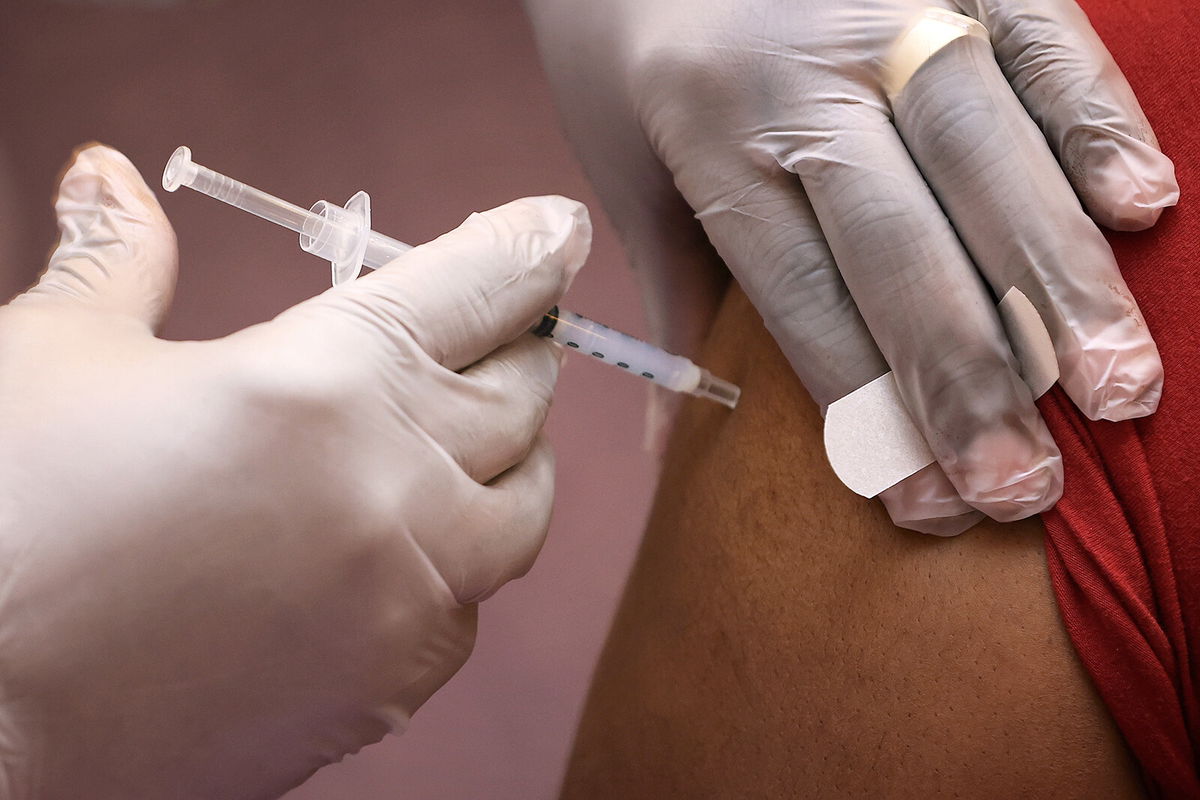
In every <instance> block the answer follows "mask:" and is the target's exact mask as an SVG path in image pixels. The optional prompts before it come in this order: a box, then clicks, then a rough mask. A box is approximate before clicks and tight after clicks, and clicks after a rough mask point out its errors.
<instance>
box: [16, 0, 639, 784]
mask: <svg viewBox="0 0 1200 800" xmlns="http://www.w3.org/2000/svg"><path fill="white" fill-rule="evenodd" d="M109 5H112V4H111V3H110V4H109ZM130 5H131V4H130ZM143 5H144V4H143ZM159 5H162V6H164V7H165V9H166V10H159V11H154V10H131V9H127V10H109V9H108V8H105V7H101V6H100V5H99V4H98V3H97V4H86V3H82V2H77V3H72V4H60V5H52V4H48V3H44V2H41V3H19V2H15V1H13V0H9V1H8V2H4V3H3V4H2V7H0V113H2V114H3V116H4V124H3V126H0V258H2V260H0V294H3V295H4V296H5V297H7V296H8V295H10V294H11V293H12V292H14V291H17V290H18V289H20V288H21V287H23V286H24V285H27V283H28V282H29V281H30V280H31V279H32V278H33V276H34V275H35V274H36V272H37V270H38V269H39V268H40V265H41V262H42V260H43V258H44V256H45V253H46V251H47V249H48V247H49V246H50V244H51V243H52V241H53V239H54V236H55V234H54V227H53V217H52V215H51V208H50V202H49V201H50V198H51V195H52V192H53V183H54V179H55V176H56V174H57V173H58V171H59V169H60V167H61V165H62V163H63V161H64V159H66V158H67V156H68V154H69V152H70V150H71V148H72V147H74V146H75V145H77V144H79V143H81V142H84V141H88V140H91V139H98V140H100V141H103V142H105V143H107V144H111V145H113V146H115V147H118V148H119V149H121V150H123V151H124V152H126V153H127V154H128V155H129V156H130V157H131V158H132V159H133V161H134V163H136V164H137V165H138V166H139V167H140V168H141V169H142V171H143V173H144V174H145V175H146V176H147V177H148V178H150V180H151V183H152V184H154V185H157V179H158V177H157V176H158V175H159V174H160V173H161V169H162V165H163V163H164V161H165V159H166V157H167V156H168V155H169V154H170V152H171V150H172V149H173V148H174V147H175V146H176V145H178V144H188V145H190V146H191V147H192V149H193V151H194V153H195V155H196V158H197V160H199V161H201V162H202V163H207V164H210V165H212V166H213V167H215V168H217V169H220V170H223V171H225V172H228V173H229V174H231V175H233V176H235V177H242V178H245V179H246V180H247V181H249V182H251V183H255V184H257V185H260V186H262V187H263V188H265V189H267V190H269V191H273V192H275V193H277V194H279V195H281V196H282V197H285V198H287V199H290V200H293V201H295V202H298V203H301V204H308V203H311V202H313V201H315V200H317V199H320V198H322V197H328V198H330V199H332V200H337V201H342V200H344V199H345V198H347V197H348V196H349V195H350V194H352V193H353V192H354V191H356V190H358V189H366V190H367V191H369V192H370V193H371V195H372V198H373V201H374V203H373V204H374V208H375V220H376V227H377V228H378V229H380V230H383V231H386V232H388V233H390V234H393V235H395V236H397V237H398V238H401V239H405V240H408V241H414V242H415V241H424V240H426V239H429V238H431V237H433V236H435V235H436V234H438V233H440V232H442V231H444V230H446V229H448V228H450V227H453V226H454V225H456V224H457V223H458V222H459V221H460V220H461V219H462V218H463V217H465V216H466V215H467V214H468V213H469V212H471V211H473V210H478V209H483V208H488V207H491V206H494V205H498V204H500V203H502V202H504V201H506V200H508V199H511V198H513V197H517V196H521V195H530V194H543V193H559V194H566V195H570V196H573V197H576V198H579V199H581V200H584V201H585V202H587V203H588V204H589V205H590V206H591V207H592V209H593V211H594V212H595V213H597V214H598V213H599V212H598V208H597V205H596V202H595V198H594V197H593V196H592V194H591V192H590V191H589V189H588V187H587V184H586V182H585V180H584V178H583V176H582V174H581V173H580V170H579V168H578V167H577V166H576V165H575V163H574V161H573V159H572V157H571V155H570V153H569V151H568V149H567V145H566V143H565V142H564V140H563V138H562V136H561V134H560V133H559V129H558V124H557V120H556V118H555V115H554V110H553V108H552V106H551V102H550V97H549V92H548V88H547V86H546V83H545V80H544V79H543V77H542V76H541V74H540V71H539V67H538V64H537V60H536V56H535V54H534V50H533V44H532V41H531V39H530V35H529V32H528V30H527V29H526V25H525V23H524V20H523V18H522V16H521V13H520V10H519V8H518V4H517V2H515V0H446V2H417V0H404V1H403V2H395V1H394V0H391V1H389V0H361V1H360V0H352V1H343V2H337V3H331V2H322V1H321V0H261V1H255V2H251V1H250V0H245V1H244V2H233V1H232V0H230V1H229V2H199V1H197V2H184V3H181V4H178V7H176V8H169V7H166V4H161V3H160V4H159ZM14 198H19V199H20V204H21V206H23V207H20V208H18V207H17V204H16V203H15V201H14ZM163 204H164V206H165V208H166V210H167V214H168V215H169V216H170V217H171V219H172V220H173V221H174V223H175V226H176V230H177V231H178V234H179V242H180V248H181V253H182V257H181V276H180V282H179V292H178V296H177V299H176V302H175V310H174V314H173V316H172V318H171V320H170V322H169V324H168V326H167V328H166V331H165V334H164V335H165V336H167V337H168V338H208V337H214V336H220V335H222V334H225V333H228V332H229V331H232V330H235V329H237V328H240V327H243V326H245V325H247V324H250V323H253V322H257V321H260V320H263V319H267V318H269V317H271V316H273V315H274V314H275V313H277V312H278V311H280V310H281V309H283V308H285V307H287V306H288V305H291V304H292V303H295V302H296V301H298V300H300V299H302V298H304V297H308V296H310V295H312V294H314V293H316V292H319V291H321V290H322V289H324V288H325V286H326V284H327V281H328V269H327V268H326V267H324V266H323V265H322V263H321V262H319V261H316V260H315V259H313V258H311V257H309V256H307V255H304V254H303V253H301V252H300V251H299V250H298V249H297V247H296V241H295V238H294V237H293V236H291V235H290V234H287V233H284V232H282V231H280V230H278V229H273V228H271V227H269V226H267V225H266V224H265V223H261V222H258V221H256V220H254V219H252V218H250V217H247V216H243V215H239V214H237V213H236V212H233V211H231V210H227V209H225V208H224V207H221V206H219V205H218V204H216V203H214V202H213V201H210V200H206V199H204V198H201V197H199V196H196V195H192V194H186V193H180V194H178V195H168V196H166V197H165V198H164V199H163ZM10 208H11V211H10V212H8V213H9V214H10V216H3V215H2V214H3V213H4V212H5V210H6V209H10ZM597 222H598V225H597V235H596V247H595V250H594V255H593V258H592V260H591V262H590V264H589V266H588V267H587V268H586V269H585V270H584V271H583V273H582V274H581V276H580V278H579V279H578V280H577V281H576V284H575V287H574V288H573V289H572V291H571V294H570V301H571V302H570V305H571V307H572V308H574V309H576V310H578V311H581V312H582V313H585V314H589V315H591V316H594V317H595V318H597V319H600V320H602V321H605V322H608V323H610V324H612V325H615V326H617V327H621V328H623V329H625V330H628V331H630V332H633V333H640V332H644V325H643V323H642V320H641V316H640V311H639V308H638V301H637V295H636V291H635V288H634V286H633V282H632V279H631V278H630V276H629V275H628V273H627V271H626V267H625V265H624V262H623V257H622V254H621V252H620V250H619V248H618V245H617V242H616V240H615V237H614V234H613V232H612V231H611V229H610V228H609V227H608V226H607V224H606V223H605V222H604V221H603V219H598V220H597ZM560 387H561V389H560V392H559V394H558V400H557V402H556V405H555V409H554V413H553V415H552V417H551V422H550V428H551V432H552V438H553V440H554V441H555V443H556V445H557V449H558V456H559V472H558V476H559V494H558V506H557V509H556V512H555V519H554V523H553V527H552V529H551V533H550V538H549V541H548V543H547V545H546V548H545V550H544V551H543V553H542V556H541V559H540V560H539V561H538V563H537V566H536V567H535V568H534V570H533V572H532V573H531V574H530V575H529V576H527V577H526V578H525V579H523V580H521V581H519V582H517V583H515V584H513V585H511V586H509V587H507V588H506V589H504V590H503V591H501V592H500V594H499V595H498V596H497V597H496V598H494V599H492V600H491V601H489V602H488V603H487V604H486V605H484V606H483V608H482V610H481V615H480V616H481V625H480V635H479V643H478V645H477V647H476V650H475V655H474V656H473V657H472V659H471V661H470V662H469V663H468V664H467V666H466V667H465V668H464V669H463V670H462V672H461V673H460V674H459V675H458V676H457V677H456V678H455V679H454V680H453V681H452V682H451V683H450V684H449V685H448V686H447V687H446V689H444V690H443V691H442V692H441V693H439V694H438V695H437V696H436V697H435V698H434V699H433V700H432V701H431V702H430V703H429V704H428V705H427V706H426V707H425V708H424V709H423V710H422V711H421V712H420V713H419V714H418V715H417V717H416V719H415V720H414V721H413V724H412V727H411V729H410V730H409V732H408V733H407V734H406V735H405V736H404V737H403V738H399V739H397V738H389V739H388V740H386V741H384V742H383V743H381V744H379V745H376V746H374V747H371V748H369V749H367V750H366V751H364V752H363V753H361V754H359V755H358V756H355V757H353V758H350V759H348V760H347V761H346V762H345V763H343V764H341V765H338V766H335V767H332V768H328V769H326V770H324V771H323V772H321V773H319V774H318V775H317V776H316V777H314V778H313V779H312V780H310V781H309V782H308V783H307V784H306V785H305V786H304V787H302V788H300V789H298V790H297V791H295V792H293V793H292V794H291V795H289V798H291V800H317V798H322V799H324V800H329V799H332V798H356V800H376V799H377V798H378V799H382V798H399V797H403V798H418V799H420V798H477V797H488V798H544V797H551V796H553V795H554V794H555V791H556V787H557V784H558V781H559V779H560V776H561V772H562V769H563V763H564V759H565V757H566V754H567V752H568V749H569V747H570V740H571V736H572V732H573V729H574V725H575V722H576V719H577V717H578V714H579V712H580V708H581V703H582V701H583V696H584V692H585V691H586V684H587V680H588V676H589V673H590V671H591V669H592V666H593V664H594V661H595V658H596V656H597V655H598V652H599V649H600V647H601V645H602V643H603V637H604V633H605V630H606V628H607V625H608V621H609V619H610V617H611V614H612V611H613V608H614V606H615V603H616V599H617V596H618V593H619V591H620V585H621V583H622V581H623V579H624V576H625V574H626V572H627V570H628V568H629V566H630V563H631V561H632V558H633V554H634V549H635V548H636V545H637V540H638V538H639V536H640V532H641V527H642V523H643V520H644V518H645V514H646V510H647V506H648V503H649V498H650V495H651V492H652V483H653V480H654V470H653V466H652V463H651V459H650V458H648V457H647V456H646V455H645V454H643V453H642V452H641V449H640V440H641V419H642V405H643V399H644V397H645V390H644V387H643V385H642V384H641V383H640V382H638V381H635V380H634V379H632V378H629V377H628V376H623V375H620V374H615V373H613V372H611V371H609V370H608V369H606V368H604V367H601V366H599V365H597V364H592V363H585V362H582V361H580V360H578V359H575V360H573V361H571V362H570V363H569V364H568V366H567V368H566V369H565V370H564V373H563V377H562V380H561V383H560Z"/></svg>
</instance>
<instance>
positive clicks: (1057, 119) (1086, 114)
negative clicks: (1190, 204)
mask: <svg viewBox="0 0 1200 800" xmlns="http://www.w3.org/2000/svg"><path fill="white" fill-rule="evenodd" d="M959 3H960V5H961V6H962V7H963V9H964V10H965V11H966V12H967V13H969V14H971V15H972V16H974V17H976V18H977V19H979V20H980V21H981V22H982V23H983V24H984V25H985V26H986V27H987V29H988V30H989V31H990V33H991V39H992V46H993V48H994V49H995V53H996V59H997V60H998V61H999V63H1000V66H1001V68H1002V69H1003V70H1004V74H1005V75H1006V76H1007V78H1008V81H1009V82H1010V83H1011V84H1012V87H1013V89H1014V90H1015V91H1016V93H1017V95H1018V96H1019V97H1020V98H1021V102H1022V103H1023V104H1024V106H1025V108H1026V109H1028V112H1029V113H1030V114H1031V115H1032V116H1033V118H1034V119H1035V120H1036V121H1037V122H1038V124H1039V125H1040V126H1041V128H1042V131H1043V132H1044V133H1045V135H1046V139H1047V140H1048V141H1049V142H1050V145H1051V147H1052V148H1053V149H1054V152H1055V153H1056V154H1057V155H1058V159H1059V161H1060V162H1061V163H1062V168H1063V170H1064V171H1065V172H1066V173H1067V176H1068V177H1069V178H1070V180H1071V183H1072V184H1073V185H1074V187H1075V190H1076V191H1077V192H1078V193H1079V196H1080V197H1081V198H1083V202H1084V203H1085V204H1086V206H1087V208H1088V210H1089V211H1090V212H1091V214H1092V216H1093V217H1095V218H1096V220H1098V221H1099V222H1100V223H1101V224H1103V225H1105V226H1107V227H1109V228H1112V229H1114V230H1141V229H1143V228H1148V227H1150V226H1151V225H1153V224H1154V223H1155V222H1156V221H1157V220H1158V217H1159V215H1160V214H1161V213H1162V210H1163V209H1164V208H1166V207H1167V206H1173V205H1175V203H1176V202H1178V200H1179V185H1178V183H1176V180H1175V167H1174V165H1173V164H1172V163H1171V160H1170V159H1169V158H1167V157H1166V156H1164V155H1163V154H1162V153H1161V152H1160V151H1159V148H1158V140H1157V139H1156V138H1155V136H1154V131H1153V130H1151V128H1150V123H1149V122H1148V121H1147V119H1146V116H1145V114H1144V113H1143V112H1142V108H1141V106H1140V105H1139V104H1138V101H1137V98H1136V97H1135V96H1134V94H1133V90H1132V89H1131V88H1130V86H1129V82H1128V81H1127V80H1126V79H1125V76H1124V74H1122V72H1121V70H1120V68H1119V67H1118V66H1117V64H1116V62H1115V61H1113V58H1112V55H1111V54H1110V53H1109V52H1108V49H1107V48H1106V47H1105V46H1104V43H1103V42H1101V41H1100V37H1099V36H1097V35H1096V31H1095V30H1094V29H1093V28H1092V26H1091V23H1089V22H1088V19H1087V17H1086V15H1084V13H1083V11H1082V10H1081V9H1080V8H1079V6H1078V5H1077V4H1076V3H1075V0H1042V2H1038V3H1014V2H1010V1H1009V0H959Z"/></svg>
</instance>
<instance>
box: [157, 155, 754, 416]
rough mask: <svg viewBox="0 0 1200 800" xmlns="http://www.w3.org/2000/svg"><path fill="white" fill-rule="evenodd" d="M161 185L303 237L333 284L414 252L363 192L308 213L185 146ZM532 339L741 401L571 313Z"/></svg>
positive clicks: (682, 363) (699, 371) (660, 353)
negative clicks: (381, 222) (376, 226)
mask: <svg viewBox="0 0 1200 800" xmlns="http://www.w3.org/2000/svg"><path fill="white" fill-rule="evenodd" d="M162 185H163V188H164V189H166V190H167V191H168V192H173V191H175V190H176V189H178V188H179V187H180V186H187V187H189V188H192V189H195V190H196V191H198V192H200V193H202V194H206V195H208V196H209V197H213V198H216V199H217V200H220V201H221V202H223V203H228V204H229V205H231V206H234V207H235V208H240V209H242V210H243V211H248V212H250V213H251V214H254V215H255V216H257V217H261V218H262V219H265V220H267V221H268V222H274V223H275V224H276V225H281V226H283V227H285V228H287V229H289V230H292V231H295V232H296V233H298V234H300V248H301V249H302V250H304V251H305V252H307V253H312V254H313V255H316V256H319V257H320V258H323V259H325V260H326V261H328V262H329V263H330V265H331V266H332V270H333V283H334V285H337V284H339V283H342V282H344V281H348V280H353V279H354V278H357V277H358V274H359V272H361V271H362V268H363V267H369V268H371V269H378V268H380V267H382V266H383V265H385V264H387V263H389V262H390V261H392V260H393V259H395V258H396V257H397V256H399V255H400V254H402V253H404V252H406V251H408V250H411V249H412V245H408V244H405V243H404V242H400V241H397V240H395V239H392V238H390V237H388V236H384V235H382V234H379V233H376V232H375V231H373V230H371V198H370V197H369V196H368V195H367V193H366V192H358V193H357V194H355V195H354V196H353V197H351V198H350V199H349V200H348V201H347V202H346V205H345V206H339V205H337V204H336V203H330V202H329V201H327V200H320V201H318V202H317V203H316V204H315V205H313V207H312V209H311V210H308V211H306V210H305V209H303V208H301V207H300V206H295V205H292V204H291V203H289V202H287V201H285V200H280V199H279V198H278V197H273V196H271V195H269V194H267V193H266V192H263V191H261V190H259V189H255V188H254V187H253V186H248V185H246V184H244V183H241V182H240V181H235V180H234V179H232V178H230V177H227V176H225V175H222V174H221V173H219V172H215V171H213V170H211V169H209V168H208V167H205V166H202V165H200V164H197V163H196V162H194V161H192V151H191V150H189V149H188V148H186V147H180V148H178V149H176V150H175V152H174V153H172V154H171V158H170V160H168V161H167V166H166V168H165V169H164V170H163V177H162ZM533 333H535V334H537V335H538V336H546V337H548V338H551V339H554V340H555V341H557V342H561V343H562V344H563V345H565V346H566V348H567V349H568V350H573V351H576V352H579V353H583V354H585V355H589V356H591V357H592V358H595V359H596V360H598V361H603V362H604V363H606V364H611V365H612V366H614V367H617V368H618V369H622V370H625V371H626V372H631V373H633V374H634V375H639V376H641V377H642V378H645V379H647V380H650V381H653V382H654V383H656V384H658V385H659V386H663V387H665V388H667V389H670V390H672V391H675V392H685V393H687V394H691V395H695V396H696V397H706V398H708V399H709V400H715V401H716V402H718V403H721V404H722V405H726V406H728V407H729V408H733V407H734V406H736V405H737V401H738V397H739V396H740V395H741V389H739V388H738V387H737V386H735V385H733V384H732V383H730V382H729V381H725V380H721V379H720V378H718V377H716V376H714V375H713V374H712V373H710V372H709V371H708V370H706V369H704V368H702V367H698V366H696V365H695V364H693V363H692V362H691V361H690V360H688V359H686V358H684V357H683V356H677V355H674V354H672V353H668V352H666V351H665V350H662V349H660V348H657V347H654V346H653V345H651V344H648V343H646V342H643V341H642V340H641V339H637V338H635V337H633V336H629V335H628V334H624V333H621V332H620V331H615V330H613V329H612V328H609V327H608V326H606V325H601V324H600V323H599V322H594V321H592V320H590V319H588V318H587V317H584V316H581V315H579V314H576V313H574V312H573V311H565V310H562V311H560V310H559V308H558V307H557V306H555V307H554V308H552V309H550V311H548V312H547V313H546V314H545V316H543V317H542V320H541V322H540V323H538V324H537V325H535V326H534V328H533Z"/></svg>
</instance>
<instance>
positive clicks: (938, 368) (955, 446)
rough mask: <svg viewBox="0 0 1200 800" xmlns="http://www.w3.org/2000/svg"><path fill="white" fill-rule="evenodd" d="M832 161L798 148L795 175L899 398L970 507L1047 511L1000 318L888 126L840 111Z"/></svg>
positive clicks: (1039, 438) (1050, 453)
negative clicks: (888, 370) (892, 374)
mask: <svg viewBox="0 0 1200 800" xmlns="http://www.w3.org/2000/svg"><path fill="white" fill-rule="evenodd" d="M840 113H841V114H842V115H843V116H844V117H845V118H843V119H839V120H836V129H837V130H839V131H844V132H849V131H853V132H854V133H842V134H840V141H839V142H838V147H837V155H838V157H837V158H836V159H833V158H820V157H817V156H816V155H809V151H807V150H806V149H805V147H804V145H803V144H800V145H799V146H798V148H797V152H796V153H794V154H792V155H791V156H790V157H788V156H785V158H784V161H783V163H784V164H785V165H787V166H789V167H791V168H793V169H795V170H796V171H797V172H798V173H799V174H800V176H801V179H802V180H803V182H804V186H805V189H806V191H807V192H808V195H809V197H810V199H811V201H812V205H813V208H814V210H815V211H816V214H817V218H818V219H819V220H820V222H821V227H822V230H823V231H824V233H825V236H826V238H827V240H828V241H829V246H830V250H831V252H832V253H833V255H834V258H836V259H837V265H838V269H839V271H840V272H841V275H842V278H843V280H844V281H845V283H846V286H847V288H848V289H849V290H850V294H851V296H852V297H853V299H854V302H855V304H856V305H857V306H858V308H859V310H860V312H861V313H862V316H863V319H864V320H865V321H866V324H867V326H868V327H869V329H870V331H871V333H872V336H873V338H874V340H875V342H876V343H877V344H878V346H879V348H880V350H881V351H882V352H883V354H884V357H885V358H886V359H887V362H888V363H889V364H890V365H891V366H892V370H893V372H894V374H895V377H896V383H897V385H898V387H899V389H900V394H901V396H902V397H903V399H904V402H905V405H906V407H907V409H908V412H909V414H910V415H911V416H912V418H913V421H914V423H915V424H916V426H917V428H918V430H920V431H921V433H922V435H923V436H924V437H925V440H926V442H927V443H928V444H929V446H930V449H931V450H932V451H933V454H934V456H935V457H936V458H937V460H938V463H940V464H941V465H942V468H943V469H944V470H945V472H946V475H947V477H948V478H949V479H950V481H951V483H953V484H954V487H955V488H956V489H957V490H958V493H959V495H960V496H961V497H962V498H963V500H965V501H966V502H967V503H968V504H969V505H971V506H973V507H975V508H977V509H979V510H980V511H982V512H984V513H985V514H987V515H988V516H990V517H992V518H993V519H997V520H1002V521H1007V520H1013V519H1021V518H1023V517H1027V516H1030V515H1032V514H1036V513H1039V512H1041V511H1044V510H1046V509H1047V508H1049V507H1050V506H1052V505H1053V504H1054V503H1055V502H1056V501H1057V500H1058V497H1059V495H1060V494H1061V491H1062V461H1061V458H1060V456H1059V453H1058V448H1057V446H1056V445H1055V444H1054V440H1053V438H1052V437H1051V436H1050V432H1049V430H1047V429H1046V426H1045V423H1044V422H1043V421H1042V419H1041V416H1040V415H1039V414H1038V411H1037V409H1036V408H1035V407H1034V405H1033V398H1032V397H1031V396H1030V392H1029V388H1028V387H1027V386H1026V385H1025V384H1024V382H1023V381H1022V380H1021V378H1020V376H1019V375H1018V371H1017V365H1016V361H1015V359H1014V357H1013V355H1012V352H1011V350H1010V349H1009V347H1008V343H1007V340H1006V338H1005V336H1004V332H1003V329H1002V327H1001V325H1000V320H999V316H998V314H997V312H996V308H995V305H994V304H993V301H992V299H991V298H990V297H989V296H988V292H987V289H986V287H985V286H984V285H983V283H982V281H981V279H980V277H979V275H978V273H977V272H976V271H975V267H974V265H973V264H972V263H971V261H970V259H969V258H967V255H966V253H965V252H963V249H962V245H961V244H960V243H959V241H958V238H957V237H956V236H955V233H954V231H953V229H952V228H951V227H950V224H949V222H948V221H947V220H946V218H945V216H943V214H942V211H941V209H940V208H939V206H938V204H937V201H936V200H935V199H934V197H933V195H932V193H931V192H930V191H929V187H928V186H927V185H926V184H925V181H924V180H923V179H922V177H921V175H920V174H919V173H918V172H917V169H916V167H915V165H914V164H913V163H912V160H911V158H910V157H909V155H908V152H907V150H906V149H905V147H904V144H903V142H901V140H900V137H899V135H898V134H897V133H896V131H895V129H894V128H893V127H892V126H891V123H890V122H889V120H888V119H887V118H886V117H884V116H883V115H882V114H881V113H879V112H878V111H876V110H875V109H870V108H866V107H858V108H847V109H845V110H843V111H841V112H840Z"/></svg>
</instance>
